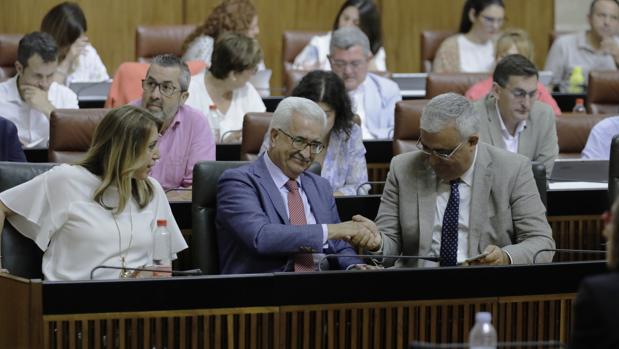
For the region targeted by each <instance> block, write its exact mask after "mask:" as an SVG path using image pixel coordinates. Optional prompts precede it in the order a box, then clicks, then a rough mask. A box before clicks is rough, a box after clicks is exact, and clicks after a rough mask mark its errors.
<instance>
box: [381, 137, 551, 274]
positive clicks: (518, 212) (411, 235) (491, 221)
mask: <svg viewBox="0 0 619 349" xmlns="http://www.w3.org/2000/svg"><path fill="white" fill-rule="evenodd" d="M477 147H478V149H477V158H476V160H475V165H474V166H475V170H474V174H473V186H472V188H471V206H470V213H469V214H470V219H469V224H470V236H469V242H468V243H469V246H468V255H469V256H475V255H477V254H479V253H481V252H482V251H483V250H484V249H485V248H486V246H488V245H490V244H492V245H497V246H499V247H501V248H503V249H504V250H505V251H507V252H508V253H509V255H510V256H511V257H512V262H513V263H514V264H522V263H531V262H532V261H533V255H534V254H535V253H536V252H537V251H539V250H540V249H545V248H554V247H555V243H554V240H553V239H552V232H551V230H550V226H549V225H548V221H547V220H546V216H545V212H546V209H545V208H544V205H543V204H542V201H541V199H540V197H539V193H538V191H537V187H536V186H535V181H534V180H533V173H532V171H531V164H530V162H529V160H528V159H526V158H525V157H523V156H521V155H518V154H513V153H509V152H507V151H505V150H502V149H498V148H495V147H492V146H489V145H487V144H484V143H479V145H478V146H477ZM426 159H427V155H425V154H423V153H422V152H411V153H405V154H401V155H398V156H396V157H394V158H393V160H392V161H391V166H390V170H389V174H388V175H387V182H386V184H385V189H384V191H383V195H382V198H381V204H380V207H379V209H378V215H377V218H376V224H377V225H378V229H379V231H380V233H381V234H382V238H383V246H382V253H383V254H385V255H399V254H403V255H421V256H427V255H428V254H429V253H430V248H431V244H432V225H433V224H434V211H435V209H436V195H437V194H436V188H437V180H438V179H437V177H436V175H435V174H434V171H433V170H432V169H431V168H430V167H429V165H428V164H427V161H426ZM551 259H552V254H550V253H544V254H540V255H539V257H538V261H539V262H549V261H550V260H551ZM391 263H393V261H388V260H385V264H386V265H387V266H388V265H390V264H391ZM395 265H396V266H415V265H421V264H420V263H417V262H416V261H404V260H398V261H396V263H395Z"/></svg>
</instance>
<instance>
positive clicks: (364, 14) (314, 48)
mask: <svg viewBox="0 0 619 349" xmlns="http://www.w3.org/2000/svg"><path fill="white" fill-rule="evenodd" d="M346 26H356V27H359V29H361V30H362V31H363V32H364V33H365V35H367V37H368V39H369V40H370V51H372V55H373V57H372V60H371V61H370V66H369V70H371V71H386V70H387V63H386V60H387V57H386V55H385V49H384V48H383V34H382V27H381V20H380V13H379V12H378V8H377V7H376V4H374V1H372V0H347V1H345V2H344V3H343V4H342V7H340V10H339V11H338V13H337V16H336V17H335V22H334V23H333V29H332V30H337V29H339V28H341V27H346ZM330 43H331V32H329V33H327V34H325V35H322V36H314V37H313V38H312V40H311V41H310V43H309V44H308V45H307V46H305V48H304V49H303V51H301V53H299V55H298V56H297V57H296V58H295V59H294V68H295V69H301V70H314V69H320V70H331V64H330V63H329V59H328V58H327V56H328V54H329V45H330Z"/></svg>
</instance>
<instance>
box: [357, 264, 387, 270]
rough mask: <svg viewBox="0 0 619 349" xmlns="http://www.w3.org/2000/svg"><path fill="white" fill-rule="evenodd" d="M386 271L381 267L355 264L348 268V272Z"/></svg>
mask: <svg viewBox="0 0 619 349" xmlns="http://www.w3.org/2000/svg"><path fill="white" fill-rule="evenodd" d="M378 269H384V268H383V267H382V266H380V265H370V264H353V265H351V266H350V267H348V270H378Z"/></svg>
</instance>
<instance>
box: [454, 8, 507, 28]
mask: <svg viewBox="0 0 619 349" xmlns="http://www.w3.org/2000/svg"><path fill="white" fill-rule="evenodd" d="M491 5H497V6H501V7H502V8H505V4H503V0H467V1H466V3H465V4H464V7H463V8H462V17H461V18H460V33H463V34H465V33H468V32H469V31H470V30H471V28H472V27H473V23H472V22H471V19H470V18H469V12H470V11H471V9H473V11H474V12H475V16H479V14H480V13H481V12H482V11H483V10H485V9H486V7H488V6H491Z"/></svg>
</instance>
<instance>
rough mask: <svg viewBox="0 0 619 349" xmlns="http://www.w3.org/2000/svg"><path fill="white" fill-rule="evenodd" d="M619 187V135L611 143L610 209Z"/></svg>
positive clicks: (609, 168) (609, 165) (609, 172)
mask: <svg viewBox="0 0 619 349" xmlns="http://www.w3.org/2000/svg"><path fill="white" fill-rule="evenodd" d="M617 186H619V135H615V136H614V137H613V140H612V142H610V160H609V162H608V203H609V205H608V207H612V206H613V203H614V202H615V198H616V197H617Z"/></svg>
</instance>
